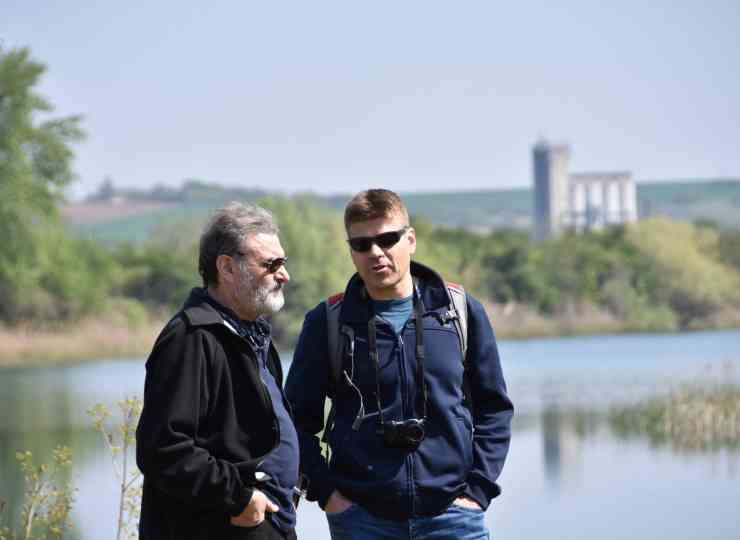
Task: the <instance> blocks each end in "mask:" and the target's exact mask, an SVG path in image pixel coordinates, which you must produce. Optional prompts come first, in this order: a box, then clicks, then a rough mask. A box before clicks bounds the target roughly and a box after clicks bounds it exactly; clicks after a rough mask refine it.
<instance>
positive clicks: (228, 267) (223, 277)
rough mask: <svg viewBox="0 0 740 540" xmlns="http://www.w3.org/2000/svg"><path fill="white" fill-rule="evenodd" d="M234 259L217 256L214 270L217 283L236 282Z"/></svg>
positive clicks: (226, 256)
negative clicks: (216, 273)
mask: <svg viewBox="0 0 740 540" xmlns="http://www.w3.org/2000/svg"><path fill="white" fill-rule="evenodd" d="M237 264H238V263H237V262H236V259H234V258H233V257H231V256H229V255H219V256H218V257H217V258H216V269H217V270H218V282H219V283H221V282H224V283H230V284H231V283H235V282H236V265H237Z"/></svg>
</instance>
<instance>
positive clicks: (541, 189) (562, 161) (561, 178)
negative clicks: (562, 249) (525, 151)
mask: <svg viewBox="0 0 740 540" xmlns="http://www.w3.org/2000/svg"><path fill="white" fill-rule="evenodd" d="M532 154H533V158H534V159H533V163H534V171H533V173H534V229H533V232H534V239H535V240H537V241H541V240H545V239H546V238H549V237H550V236H553V235H556V234H558V233H559V232H560V231H561V230H562V229H563V228H564V227H567V226H568V214H569V211H570V208H569V204H568V203H569V196H570V192H569V177H570V173H569V170H568V167H569V161H570V148H569V147H568V145H565V144H549V143H548V142H547V141H545V140H544V139H540V140H539V141H538V142H537V143H536V144H535V145H534V147H533V148H532Z"/></svg>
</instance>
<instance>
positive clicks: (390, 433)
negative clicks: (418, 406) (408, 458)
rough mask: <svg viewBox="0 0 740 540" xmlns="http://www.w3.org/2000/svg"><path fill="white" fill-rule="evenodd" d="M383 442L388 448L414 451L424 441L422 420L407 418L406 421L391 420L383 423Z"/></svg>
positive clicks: (424, 433)
mask: <svg viewBox="0 0 740 540" xmlns="http://www.w3.org/2000/svg"><path fill="white" fill-rule="evenodd" d="M382 429H383V442H384V443H385V445H386V446H388V447H390V448H410V449H414V448H416V447H417V446H419V443H420V442H421V441H423V440H424V436H425V435H426V432H425V431H424V420H423V419H421V420H420V419H418V418H409V419H408V420H399V421H396V420H391V421H390V422H385V423H383V427H382Z"/></svg>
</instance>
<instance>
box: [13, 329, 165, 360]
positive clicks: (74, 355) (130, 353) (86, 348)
mask: <svg viewBox="0 0 740 540" xmlns="http://www.w3.org/2000/svg"><path fill="white" fill-rule="evenodd" d="M163 326H164V321H163V320H152V319H147V320H146V321H142V322H140V323H137V324H135V325H130V324H122V323H121V322H120V321H116V320H106V319H87V320H83V321H80V322H78V323H74V324H68V325H65V326H63V327H59V328H34V327H31V326H17V327H13V328H2V327H0V367H12V366H20V365H23V366H28V365H49V364H59V363H64V362H79V361H83V360H93V359H100V358H125V357H137V356H146V355H147V354H149V351H150V350H151V347H152V345H153V343H154V339H155V338H156V336H157V333H158V332H159V331H160V330H161V329H162V327H163Z"/></svg>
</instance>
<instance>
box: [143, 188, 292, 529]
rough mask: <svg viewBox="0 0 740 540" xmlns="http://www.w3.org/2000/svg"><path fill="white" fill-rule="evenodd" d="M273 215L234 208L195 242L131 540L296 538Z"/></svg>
mask: <svg viewBox="0 0 740 540" xmlns="http://www.w3.org/2000/svg"><path fill="white" fill-rule="evenodd" d="M285 263H286V257H285V253H284V251H283V248H282V246H281V245H280V240H279V238H278V227H277V225H276V224H275V222H274V221H273V218H272V215H271V214H270V213H269V212H268V211H267V210H264V209H263V208H260V207H258V206H253V205H244V204H240V203H231V204H229V205H227V206H226V207H224V208H222V209H220V210H218V211H216V212H215V214H214V216H213V217H212V218H211V220H210V221H209V222H208V224H207V225H206V227H205V229H204V231H203V234H202V236H201V239H200V254H199V260H198V267H199V272H200V275H201V277H202V278H203V287H202V288H195V289H193V290H192V291H191V293H190V296H189V297H188V299H187V300H186V301H185V304H184V306H183V308H182V309H181V310H180V311H179V312H178V313H177V314H176V315H175V316H174V317H173V318H172V320H171V321H170V322H169V323H168V324H167V326H166V327H165V328H164V330H163V331H162V333H161V334H160V335H159V338H158V339H157V341H156V343H155V345H154V349H153V350H152V353H151V355H150V356H149V359H148V360H147V363H146V383H145V389H144V409H143V411H142V414H141V419H140V421H139V426H138V429H137V433H136V439H137V463H138V465H139V468H140V469H141V471H142V473H143V475H144V491H143V496H142V503H141V519H140V523H139V538H141V540H153V539H156V540H164V539H172V540H174V539H177V540H183V539H192V540H196V539H197V540H201V539H203V540H205V539H209V540H219V539H255V540H256V539H259V540H263V539H270V540H285V539H292V538H295V537H296V535H295V507H294V505H293V502H292V497H293V494H294V490H295V486H296V483H297V481H298V459H299V453H298V438H297V434H296V431H295V428H294V426H293V423H292V419H291V415H290V407H289V405H288V402H287V400H286V399H285V397H284V395H283V392H282V380H283V375H282V369H281V365H280V359H279V358H278V354H277V351H276V350H275V347H274V345H273V343H272V340H271V338H270V325H269V323H268V322H267V320H266V318H265V317H267V316H269V315H272V314H274V313H276V312H277V311H279V310H280V309H281V308H282V307H283V303H284V297H283V286H284V285H285V284H286V283H287V282H288V281H289V279H290V276H289V275H288V271H287V269H286V267H285Z"/></svg>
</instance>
